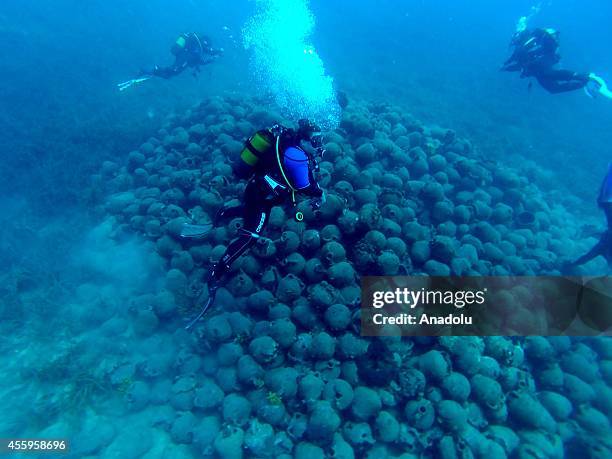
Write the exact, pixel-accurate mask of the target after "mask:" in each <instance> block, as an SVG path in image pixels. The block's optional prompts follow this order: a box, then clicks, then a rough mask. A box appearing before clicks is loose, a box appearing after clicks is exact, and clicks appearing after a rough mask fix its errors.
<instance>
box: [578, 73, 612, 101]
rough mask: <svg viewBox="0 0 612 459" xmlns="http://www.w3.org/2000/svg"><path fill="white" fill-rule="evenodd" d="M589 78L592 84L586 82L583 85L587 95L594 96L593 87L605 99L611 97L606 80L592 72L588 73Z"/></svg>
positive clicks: (611, 92)
mask: <svg viewBox="0 0 612 459" xmlns="http://www.w3.org/2000/svg"><path fill="white" fill-rule="evenodd" d="M589 80H590V81H589V83H590V82H593V83H594V84H593V85H589V84H587V85H586V86H585V87H584V91H585V92H586V94H587V95H588V96H589V97H594V96H595V94H594V93H593V89H595V91H596V92H598V93H599V94H601V95H602V96H604V97H606V98H607V99H612V91H610V89H608V84H607V83H606V80H604V79H603V78H602V77H600V76H598V75H596V74H594V73H589ZM593 86H595V88H593Z"/></svg>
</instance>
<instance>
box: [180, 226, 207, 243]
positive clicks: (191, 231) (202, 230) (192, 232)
mask: <svg viewBox="0 0 612 459" xmlns="http://www.w3.org/2000/svg"><path fill="white" fill-rule="evenodd" d="M213 228H214V226H213V225H212V223H208V224H206V225H191V224H189V223H185V224H184V225H183V228H181V237H184V238H193V239H200V238H203V237H204V236H206V235H207V234H208V233H210V232H211V230H212V229H213Z"/></svg>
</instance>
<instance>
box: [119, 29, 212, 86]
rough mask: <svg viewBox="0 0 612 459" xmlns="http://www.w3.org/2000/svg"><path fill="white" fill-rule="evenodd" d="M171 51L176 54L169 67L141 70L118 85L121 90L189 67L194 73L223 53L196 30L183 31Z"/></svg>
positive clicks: (171, 74) (176, 73)
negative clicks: (130, 78) (132, 77)
mask: <svg viewBox="0 0 612 459" xmlns="http://www.w3.org/2000/svg"><path fill="white" fill-rule="evenodd" d="M170 52H171V53H172V54H173V55H174V63H173V64H172V65H169V66H167V67H160V66H159V65H155V66H154V67H153V68H152V69H150V70H143V71H141V72H140V73H139V74H138V76H137V77H136V78H134V79H132V80H128V81H126V82H124V83H119V84H118V85H117V86H118V87H119V90H120V91H123V90H124V89H127V88H129V87H130V86H132V85H134V84H137V83H141V82H143V81H146V80H149V79H151V78H153V77H160V78H164V79H169V78H172V77H174V76H176V75H179V74H180V73H182V72H183V71H184V70H186V69H187V68H191V69H193V71H194V75H195V74H197V73H198V72H199V71H200V66H202V65H207V64H210V63H211V62H213V61H214V60H215V59H216V58H217V57H219V56H221V55H222V54H223V49H221V48H220V49H215V48H213V47H212V46H210V40H209V39H208V38H207V37H205V36H204V35H198V34H197V33H195V32H190V33H183V34H181V35H179V37H178V38H177V39H176V42H175V43H174V44H173V45H172V48H171V49H170Z"/></svg>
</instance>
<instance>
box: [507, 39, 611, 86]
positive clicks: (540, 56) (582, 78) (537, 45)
mask: <svg viewBox="0 0 612 459" xmlns="http://www.w3.org/2000/svg"><path fill="white" fill-rule="evenodd" d="M511 45H512V46H514V51H513V53H512V55H511V56H510V57H509V58H508V59H507V60H506V62H504V65H503V66H502V68H501V70H503V71H507V72H521V78H529V77H534V78H535V79H536V80H537V81H538V83H539V84H540V86H542V87H543V88H544V89H545V90H547V91H548V92H550V93H552V94H557V93H561V92H567V91H574V90H576V89H581V88H585V89H586V90H587V91H588V94H589V95H593V94H592V92H593V90H595V91H596V92H599V93H600V94H602V95H603V96H605V97H608V98H612V93H611V92H610V91H609V90H608V87H607V85H606V82H605V81H604V80H603V79H602V78H601V77H599V76H597V75H595V74H593V73H577V72H572V71H571V70H564V69H555V68H554V66H555V65H557V64H558V63H559V61H560V60H561V57H560V55H559V52H558V51H559V32H558V31H556V30H554V29H533V30H529V29H527V30H523V31H521V32H517V33H516V34H515V35H514V37H513V38H512V42H511ZM589 84H591V85H592V86H593V88H589V87H588V85H589Z"/></svg>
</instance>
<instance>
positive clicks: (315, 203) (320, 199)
mask: <svg viewBox="0 0 612 459" xmlns="http://www.w3.org/2000/svg"><path fill="white" fill-rule="evenodd" d="M325 201H326V197H325V191H322V192H321V196H317V197H315V198H312V199H311V200H310V207H312V210H318V209H320V208H321V206H322V205H323V204H325Z"/></svg>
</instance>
